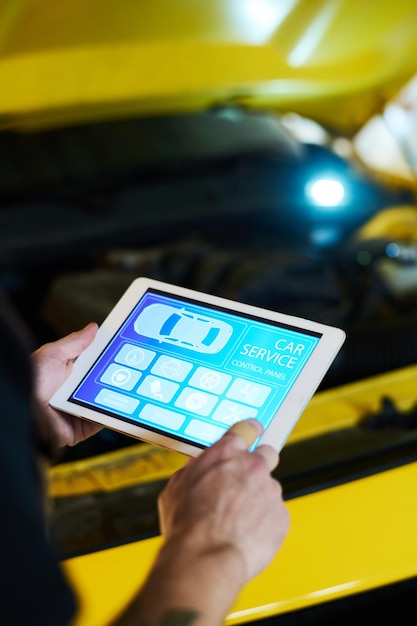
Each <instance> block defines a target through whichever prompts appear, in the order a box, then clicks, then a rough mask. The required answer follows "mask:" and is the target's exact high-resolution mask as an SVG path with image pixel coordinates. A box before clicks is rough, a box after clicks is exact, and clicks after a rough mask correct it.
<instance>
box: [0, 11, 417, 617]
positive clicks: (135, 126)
mask: <svg viewBox="0 0 417 626" xmlns="http://www.w3.org/2000/svg"><path fill="white" fill-rule="evenodd" d="M416 70H417V6H416V4H415V1H414V0H397V2H395V3H392V2H388V1H387V0H370V1H368V2H358V1H356V0H314V1H313V0H298V1H296V0H282V1H278V0H276V1H274V0H221V1H220V0H211V1H210V2H206V3H190V2H188V1H187V0H153V1H152V2H147V3H144V2H138V3H133V2H129V3H115V2H110V1H109V0H99V1H98V0H91V1H90V2H88V3H86V2H83V1H81V0H71V1H70V0H61V1H60V2H58V3H52V4H51V3H47V2H46V1H44V0H9V1H6V2H3V4H2V6H1V7H0V85H1V86H2V96H1V99H0V124H1V131H0V154H1V155H2V160H1V162H2V167H1V171H0V198H1V208H0V219H1V220H2V222H1V223H2V229H1V231H2V232H1V233H0V244H1V246H0V270H1V279H2V282H3V284H5V285H6V286H7V287H8V289H9V291H10V293H11V295H12V298H13V299H14V300H15V302H16V304H17V305H18V307H19V308H20V310H21V311H22V313H23V316H24V317H25V319H27V320H28V322H29V324H30V326H31V328H32V330H33V331H34V333H35V335H36V337H37V338H38V339H39V342H42V341H44V340H49V339H52V338H55V337H56V336H59V335H60V334H62V333H65V332H67V331H70V330H73V329H75V328H79V327H80V326H81V325H82V324H83V323H84V322H85V321H90V320H91V319H95V320H97V321H101V319H103V318H104V316H105V315H106V314H107V312H108V310H109V309H110V308H111V306H112V304H113V303H114V302H115V301H116V300H117V298H118V297H119V295H121V293H122V292H123V291H124V289H125V288H126V286H127V285H128V284H129V283H130V281H131V280H132V278H133V277H135V276H137V275H139V274H145V275H149V276H153V277H157V278H164V279H166V280H169V281H171V282H177V283H181V284H184V285H186V286H192V287H195V288H199V289H201V290H205V291H211V292H213V293H219V294H220V295H224V296H227V297H232V298H236V299H240V300H242V301H247V302H253V303H254V304H258V305H261V306H266V307H268V308H274V307H276V308H279V309H280V310H285V311H288V312H292V313H295V314H301V315H304V316H305V317H309V316H310V317H312V318H317V319H320V321H325V322H333V323H335V324H336V325H341V326H344V327H345V328H346V330H347V333H348V340H347V342H346V348H345V349H343V350H342V351H341V355H340V359H338V360H337V361H336V362H335V364H334V367H332V369H331V370H330V371H329V374H328V376H327V377H326V379H325V380H324V384H323V386H322V387H321V389H320V390H319V391H318V393H317V394H316V395H315V396H314V398H313V399H312V401H311V402H310V404H309V406H308V407H307V409H306V411H305V412H304V414H303V416H302V418H301V420H300V422H299V423H298V425H297V427H296V428H295V430H294V431H293V433H292V435H291V436H290V439H289V440H288V442H287V444H286V446H285V447H284V449H283V451H282V454H281V463H280V466H279V469H278V471H277V477H278V478H279V480H280V481H281V482H282V485H283V489H284V496H285V498H286V500H287V501H288V507H289V511H290V515H291V531H290V533H289V535H288V537H287V539H286V541H285V543H284V546H283V548H282V550H281V551H280V552H279V554H278V555H277V556H276V558H275V559H274V560H273V562H272V563H271V564H270V566H269V567H268V568H267V569H266V570H265V571H264V572H262V573H261V574H260V575H259V576H257V577H256V578H255V579H254V580H252V581H251V582H250V583H249V584H248V585H247V586H246V587H245V589H244V590H243V592H242V593H241V595H240V596H239V597H238V598H237V600H236V603H235V606H234V607H233V609H232V611H231V613H230V615H229V616H228V618H227V623H230V624H244V623H253V622H258V621H262V622H264V621H266V622H267V623H269V622H272V621H273V622H274V623H277V624H282V625H284V624H293V623H303V624H320V625H323V624H326V623H334V622H335V620H341V619H343V618H344V617H349V618H350V619H351V620H353V619H358V620H360V619H362V620H363V621H364V620H365V619H366V620H369V621H370V620H373V621H376V620H377V619H382V617H385V619H388V618H394V617H397V616H399V615H401V614H402V613H403V611H405V609H406V607H412V606H413V605H412V604H411V602H412V600H414V594H415V591H416V590H417V541H416V539H415V538H416V534H417V495H416V494H417V491H416V487H415V485H416V481H417V385H416V376H417V365H416V364H417V341H416V337H415V330H414V329H415V327H416V323H415V322H416V315H417V280H416V273H417V269H416V265H417V241H416V234H415V233H416V232H417V207H416V203H415V181H414V180H413V178H412V177H411V179H406V178H401V177H398V175H397V174H396V175H395V176H388V175H387V174H386V172H384V173H383V174H381V172H378V171H374V170H373V169H372V168H370V167H367V166H366V164H364V162H363V161H361V160H360V159H358V155H357V154H355V143H354V139H355V137H356V136H357V134H358V132H359V131H360V130H361V129H363V128H364V126H365V125H366V123H367V122H368V121H369V120H370V119H372V118H373V117H374V116H378V115H381V114H382V113H383V112H384V110H385V107H386V105H387V103H389V102H390V101H391V100H392V99H393V98H394V97H395V96H396V94H398V92H399V90H400V89H402V88H403V87H404V86H405V85H406V84H408V81H410V80H411V79H412V78H413V76H414V75H415V73H416ZM307 121H308V122H309V124H307ZM300 129H301V131H302V132H301V131H300ZM301 135H302V137H301ZM313 135H314V138H312V137H313ZM317 137H318V139H317ZM411 164H412V162H411ZM414 174H415V172H414ZM410 180H411V182H410ZM315 183H320V184H319V185H316V186H315V185H314V184H315ZM323 191H324V192H325V193H324V195H323ZM329 194H330V195H329ZM29 301H30V302H31V305H30V311H29V306H28V302H29ZM76 455H78V456H76ZM184 461H185V459H184V457H182V456H181V455H178V454H174V453H170V452H167V451H166V450H163V449H161V448H157V447H155V446H151V445H147V444H143V443H139V442H135V441H134V440H129V439H126V438H121V437H118V436H116V435H115V434H113V433H111V432H105V433H102V434H100V436H99V437H98V438H93V440H91V441H89V442H86V444H83V445H81V446H79V452H73V454H72V456H70V455H69V454H68V456H67V457H65V458H63V459H62V461H61V462H60V463H59V464H57V465H56V466H54V467H53V468H52V470H51V472H50V484H49V491H50V495H51V498H52V514H53V532H54V538H55V541H56V543H57V546H58V548H59V550H60V553H61V555H62V564H63V567H64V569H65V570H66V572H67V574H68V576H69V578H70V580H71V581H72V583H73V585H74V588H75V589H76V592H77V594H78V596H79V599H80V610H79V614H78V617H77V621H76V624H77V626H99V625H101V624H103V623H106V622H107V621H109V620H111V618H112V617H113V616H115V615H116V613H117V612H118V611H119V609H120V607H121V606H123V605H124V604H125V603H126V602H127V601H128V600H129V598H130V597H131V596H132V594H133V593H134V591H135V590H136V589H137V586H138V584H140V582H141V581H142V580H144V578H145V577H146V575H147V572H148V570H149V568H150V567H151V564H152V561H153V559H154V557H155V554H156V551H157V550H158V547H159V545H160V537H159V531H158V523H157V515H156V498H157V495H158V493H159V491H160V489H161V488H162V486H163V485H164V484H165V482H166V480H168V478H169V477H170V476H171V475H172V473H173V472H174V471H175V470H177V469H178V468H179V467H181V466H182V464H183V463H184Z"/></svg>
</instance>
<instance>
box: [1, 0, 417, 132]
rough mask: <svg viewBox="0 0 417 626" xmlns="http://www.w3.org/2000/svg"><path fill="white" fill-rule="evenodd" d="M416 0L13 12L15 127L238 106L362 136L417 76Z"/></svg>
mask: <svg viewBox="0 0 417 626" xmlns="http://www.w3.org/2000/svg"><path fill="white" fill-rule="evenodd" d="M416 35H417V6H416V3H415V1H414V0H397V2H395V3H393V2H390V1H388V0H378V1H377V0H371V1H370V2H366V3H364V2H358V1H357V0H322V1H315V2H311V0H281V1H280V2H275V1H273V0H211V1H210V2H206V3H190V2H189V1H188V0H175V1H173V0H153V2H148V3H144V2H140V3H132V2H130V3H114V2H112V1H110V0H91V1H90V2H88V3H85V2H84V1H83V0H61V1H60V2H59V3H55V4H52V5H51V3H50V2H46V0H8V1H7V0H6V2H3V3H2V6H1V7H0V84H1V85H2V98H1V102H0V119H1V124H2V126H3V127H6V128H7V127H13V128H16V127H28V126H34V125H35V126H43V127H50V126H53V125H68V124H75V123H79V122H82V121H87V120H92V119H93V120H97V119H100V118H102V119H103V118H106V119H109V118H116V117H120V116H125V115H129V116H131V115H135V116H137V115H150V114H151V115H155V114H164V113H170V114H172V113H176V112H177V113H179V112H195V111H201V110H206V109H210V108H212V107H216V106H218V105H225V104H233V105H242V106H244V107H250V108H256V109H269V110H275V111H280V112H282V111H294V112H297V113H299V114H301V115H304V116H307V117H310V118H313V119H315V120H317V121H318V122H320V123H321V124H323V125H324V126H326V127H328V128H331V129H337V130H338V131H339V132H340V133H343V134H346V135H348V134H352V133H354V132H356V131H357V130H358V128H360V127H361V126H362V125H363V124H364V122H365V121H366V120H367V119H369V117H370V116H372V115H373V114H374V113H375V112H378V111H380V109H381V106H383V104H384V103H385V102H387V100H388V99H389V98H390V97H391V96H392V95H393V94H394V93H395V92H396V91H398V89H399V87H401V86H402V85H403V84H404V83H405V82H406V81H407V80H408V79H409V78H410V77H411V76H412V75H413V74H414V73H415V71H416V69H417V36H416Z"/></svg>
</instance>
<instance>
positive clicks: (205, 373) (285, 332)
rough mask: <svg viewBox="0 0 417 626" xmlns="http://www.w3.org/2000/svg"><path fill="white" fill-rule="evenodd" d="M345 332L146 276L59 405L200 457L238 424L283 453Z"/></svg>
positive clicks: (80, 362) (106, 325)
mask: <svg viewBox="0 0 417 626" xmlns="http://www.w3.org/2000/svg"><path fill="white" fill-rule="evenodd" d="M344 339H345V333H344V331H343V330H341V329H339V328H335V327H332V326H327V325H324V324H320V323H317V322H313V321H309V320H305V319H302V318H300V317H293V316H291V315H287V314H282V313H278V312H275V311H269V310H265V309H263V308H259V307H256V306H252V305H249V304H242V303H240V302H234V301H232V300H227V299H225V298H221V297H218V296H214V295H209V294H206V293H201V292H199V291H195V290H191V289H187V288H184V287H178V286H175V285H170V284H167V283H164V282H160V281H157V280H153V279H148V278H137V279H136V280H134V281H133V282H132V284H131V285H130V286H129V288H128V289H127V291H126V292H125V293H124V295H123V296H122V298H121V299H120V300H119V302H118V303H117V304H116V306H115V307H114V308H113V310H112V311H111V312H110V314H109V315H108V316H107V318H106V319H105V321H104V322H103V324H102V325H101V326H100V328H99V330H98V333H97V335H96V337H95V339H94V341H93V343H92V344H91V345H90V346H89V347H88V348H87V349H86V350H85V351H84V352H83V353H82V354H81V355H80V356H79V357H78V358H77V359H76V361H75V363H74V367H73V371H72V373H71V375H70V376H69V378H68V379H67V380H66V381H65V383H64V384H63V385H62V386H61V387H60V389H58V391H57V392H56V393H55V394H54V396H53V397H52V399H51V400H50V404H51V406H52V407H54V408H56V409H59V410H61V411H64V412H67V413H70V414H72V415H76V416H79V417H81V418H84V419H86V420H90V421H92V422H97V423H99V424H102V425H103V426H105V427H107V428H111V429H114V430H116V431H118V432H121V433H124V434H127V435H131V436H132V437H136V438H138V439H141V440H142V441H146V442H149V443H153V444H158V445H160V446H163V447H166V448H170V449H172V450H176V451H178V452H181V453H184V454H186V455H188V456H197V455H198V454H199V453H200V452H201V451H202V450H203V449H204V448H206V447H207V446H210V445H211V444H212V443H214V442H215V441H216V440H217V439H219V438H220V437H221V436H222V435H223V434H224V433H225V432H226V430H227V429H228V428H229V427H230V426H231V424H234V423H235V422H237V421H240V420H243V419H247V418H255V419H257V420H259V421H260V422H261V423H262V425H263V428H264V434H263V435H262V437H260V438H259V439H258V440H257V441H256V442H255V444H254V446H253V448H255V447H256V446H257V445H259V443H267V444H270V445H271V446H273V447H274V448H275V449H276V450H278V451H279V450H280V449H281V448H282V446H283V445H284V443H285V441H286V439H287V437H288V435H289V434H290V432H291V430H292V429H293V427H294V426H295V424H296V422H297V420H298V419H299V417H300V416H301V414H302V412H303V410H304V408H305V406H306V405H307V403H308V401H309V400H310V399H311V397H312V395H313V394H314V392H315V391H316V389H317V387H318V385H319V384H320V382H321V380H322V379H323V377H324V375H325V373H326V371H327V370H328V368H329V367H330V365H331V363H332V361H333V360H334V358H335V356H336V355H337V353H338V351H339V350H340V348H341V346H342V344H343V341H344Z"/></svg>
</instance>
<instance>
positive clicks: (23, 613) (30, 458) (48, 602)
mask: <svg viewBox="0 0 417 626" xmlns="http://www.w3.org/2000/svg"><path fill="white" fill-rule="evenodd" d="M0 313H1V315H0V427H1V433H0V555H1V557H0V589H1V598H2V599H1V603H0V621H1V623H3V624H14V625H15V626H20V625H22V626H23V625H24V626H29V625H30V626H61V625H62V626H68V624H70V622H71V619H72V617H73V615H74V612H75V601H74V597H73V594H72V591H71V589H70V588H69V587H68V585H67V582H66V580H65V579H64V577H63V574H62V572H61V569H60V567H59V562H58V558H57V555H56V554H55V552H54V549H53V547H52V546H51V545H50V544H49V542H48V540H47V536H46V525H45V520H44V515H43V511H44V509H43V504H44V503H43V496H42V489H41V475H40V471H39V465H38V456H37V453H36V446H35V442H34V439H33V419H32V413H31V372H30V365H29V359H28V353H27V350H26V349H24V347H23V345H22V343H21V341H19V340H18V337H17V336H16V333H15V332H14V331H13V329H12V328H11V325H10V320H9V321H7V322H6V321H5V314H4V307H3V306H2V302H1V300H0ZM9 317H10V316H9Z"/></svg>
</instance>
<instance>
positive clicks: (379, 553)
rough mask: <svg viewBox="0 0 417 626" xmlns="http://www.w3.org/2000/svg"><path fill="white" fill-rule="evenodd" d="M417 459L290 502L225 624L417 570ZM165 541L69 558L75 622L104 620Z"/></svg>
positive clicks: (94, 624)
mask: <svg viewBox="0 0 417 626" xmlns="http://www.w3.org/2000/svg"><path fill="white" fill-rule="evenodd" d="M416 482H417V463H412V464H410V465H406V466H403V467H399V468H397V469H394V470H391V471H387V472H384V473H382V474H378V475H374V476H370V477H367V478H364V479H361V480H357V481H354V482H350V483H346V484H344V485H342V486H340V487H334V488H331V489H326V490H323V491H320V492H317V493H314V494H311V495H308V496H305V497H302V498H296V499H293V500H291V501H289V503H288V508H289V512H290V516H291V529H290V532H289V535H288V536H287V538H286V540H285V543H284V545H283V547H282V548H281V550H280V552H279V553H278V555H277V556H276V557H275V558H274V560H273V561H272V563H271V564H270V565H269V566H268V567H267V568H266V569H265V570H264V571H263V572H262V573H261V574H259V575H258V576H257V577H256V578H255V579H253V580H252V581H250V582H249V583H248V584H247V585H246V587H245V588H244V589H243V591H242V592H241V594H240V596H239V597H238V598H237V601H236V602H235V605H234V606H233V608H232V610H231V612H230V615H229V616H228V618H227V623H230V624H235V623H245V622H249V621H254V620H257V619H261V618H265V617H270V616H272V615H279V614H282V613H286V612H290V611H293V610H296V609H301V608H308V607H310V606H313V605H315V604H318V603H323V602H327V601H331V600H335V599H338V598H341V597H343V596H347V595H350V594H355V593H360V592H363V591H367V590H370V589H373V588H376V587H378V586H383V585H385V584H389V583H392V582H398V581H401V580H404V579H407V578H411V577H413V576H416V575H417V542H416V541H410V538H413V537H415V536H416V531H417V521H416V520H417V492H416V490H410V485H415V484H416ZM160 543H161V539H160V538H159V537H155V538H152V539H146V540H143V541H141V542H135V543H129V544H127V545H124V546H119V547H116V548H110V549H107V550H103V551H100V552H96V553H91V554H87V555H84V556H79V557H75V558H73V559H68V560H67V561H65V562H64V564H63V566H64V569H65V571H66V573H67V575H68V576H69V578H70V580H72V582H73V585H74V588H75V591H76V593H77V594H78V597H79V601H80V607H81V608H80V612H79V615H78V617H77V619H76V621H75V624H76V626H99V625H100V626H101V625H102V624H104V623H107V622H108V621H110V620H111V618H112V617H114V616H115V615H116V614H117V613H118V612H119V611H120V610H121V609H122V607H123V606H124V605H125V604H126V602H128V601H129V599H130V598H131V597H132V596H133V594H134V593H135V591H137V589H138V587H139V585H140V584H142V582H143V581H144V579H145V577H146V574H147V572H148V571H149V569H150V567H151V565H152V562H153V560H154V558H155V555H156V553H157V550H158V548H159V546H160Z"/></svg>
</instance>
